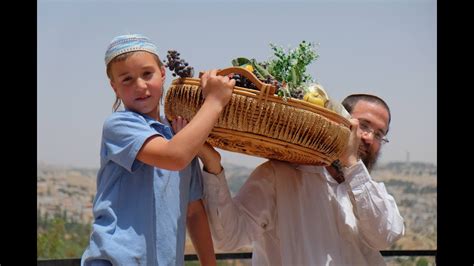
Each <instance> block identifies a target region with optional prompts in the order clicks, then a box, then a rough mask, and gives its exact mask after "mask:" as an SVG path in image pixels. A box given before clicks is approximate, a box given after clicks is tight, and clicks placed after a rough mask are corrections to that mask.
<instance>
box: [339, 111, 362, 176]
mask: <svg viewBox="0 0 474 266" xmlns="http://www.w3.org/2000/svg"><path fill="white" fill-rule="evenodd" d="M349 121H350V122H351V135H350V136H349V142H348V143H347V147H346V150H345V151H344V152H343V154H342V155H341V158H340V159H339V160H340V161H341V164H342V166H344V167H351V166H352V165H354V164H356V163H357V161H358V160H359V152H358V151H359V145H360V139H361V137H362V134H361V133H359V132H360V130H359V120H357V119H355V118H353V119H349Z"/></svg>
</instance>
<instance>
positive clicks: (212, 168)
mask: <svg viewBox="0 0 474 266" xmlns="http://www.w3.org/2000/svg"><path fill="white" fill-rule="evenodd" d="M198 157H199V159H201V162H202V164H203V166H204V171H206V172H208V173H210V174H214V175H217V174H219V173H220V172H222V166H221V155H220V153H219V152H217V151H216V150H215V149H214V147H212V146H211V144H209V143H207V142H205V143H204V144H203V145H202V148H201V149H200V150H199V152H198Z"/></svg>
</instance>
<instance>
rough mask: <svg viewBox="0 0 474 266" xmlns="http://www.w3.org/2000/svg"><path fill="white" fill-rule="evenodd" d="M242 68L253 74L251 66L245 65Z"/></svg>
mask: <svg viewBox="0 0 474 266" xmlns="http://www.w3.org/2000/svg"><path fill="white" fill-rule="evenodd" d="M243 68H245V69H247V70H248V71H250V72H253V66H252V65H245V66H243Z"/></svg>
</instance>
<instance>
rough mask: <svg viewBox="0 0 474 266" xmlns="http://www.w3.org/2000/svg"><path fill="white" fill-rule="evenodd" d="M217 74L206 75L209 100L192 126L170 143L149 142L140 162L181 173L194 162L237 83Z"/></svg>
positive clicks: (161, 140)
mask: <svg viewBox="0 0 474 266" xmlns="http://www.w3.org/2000/svg"><path fill="white" fill-rule="evenodd" d="M216 73H217V70H211V71H207V72H205V73H204V75H202V77H201V87H202V93H203V95H204V97H205V100H204V103H203V104H202V106H201V108H200V109H199V111H198V112H197V113H196V115H195V116H194V118H193V119H192V120H191V121H190V122H189V123H188V125H187V126H186V127H185V128H183V129H182V130H181V131H180V132H179V133H177V134H176V135H175V136H174V137H173V138H172V139H171V140H169V141H167V140H165V139H164V138H162V137H160V136H156V135H155V136H153V137H150V138H149V139H147V140H146V141H145V143H144V144H143V146H142V148H141V149H140V151H139V152H138V155H137V159H138V160H140V161H142V162H144V163H146V164H149V165H153V166H156V167H160V168H164V169H168V170H181V169H183V168H184V167H186V165H188V164H189V163H190V162H191V160H192V159H193V158H194V157H195V156H196V154H197V153H198V151H199V149H200V148H201V146H202V144H203V143H204V141H205V140H206V139H207V137H208V135H209V133H210V132H211V130H212V128H213V127H214V125H215V124H216V123H217V119H218V118H219V116H220V114H221V112H222V110H223V109H224V107H225V105H226V104H227V103H228V102H229V100H230V98H231V96H232V90H233V88H234V85H235V80H233V79H229V77H227V76H218V75H216Z"/></svg>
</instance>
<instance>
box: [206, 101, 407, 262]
mask: <svg viewBox="0 0 474 266" xmlns="http://www.w3.org/2000/svg"><path fill="white" fill-rule="evenodd" d="M343 105H344V107H345V108H346V109H347V111H348V112H349V113H350V114H351V116H352V118H351V119H350V122H351V135H350V138H349V143H348V145H347V149H346V150H345V151H344V153H343V155H342V156H341V158H339V160H338V163H337V164H332V165H331V166H328V167H324V166H314V165H299V164H292V163H288V162H282V161H276V160H269V161H267V162H265V163H263V164H261V165H259V166H258V167H257V168H256V169H255V170H254V171H253V172H252V173H251V175H250V176H249V178H248V179H247V180H246V182H245V183H244V185H243V186H242V187H241V188H240V190H239V192H238V193H237V195H236V196H235V197H233V198H232V196H231V194H230V192H229V189H228V185H227V181H226V178H225V170H224V169H223V168H222V166H221V163H220V159H221V158H220V154H219V153H218V152H217V151H216V150H215V149H213V148H212V146H210V145H208V144H205V145H204V146H203V148H202V149H201V151H200V153H199V154H198V156H199V157H200V159H201V161H202V163H203V166H204V169H203V181H204V198H205V205H206V209H207V212H208V218H209V222H210V228H211V232H212V236H213V240H214V246H215V247H216V249H217V250H220V251H225V252H228V251H236V250H238V249H239V248H241V247H244V246H249V245H251V246H252V247H253V254H252V265H385V262H384V259H383V257H382V256H381V254H380V252H379V250H382V249H386V248H388V247H390V246H391V245H392V244H393V243H394V242H395V241H396V240H398V239H399V238H400V237H401V236H402V235H403V234H404V232H405V227H404V222H403V218H402V217H401V215H400V213H399V211H398V207H397V204H396V202H395V200H394V198H393V197H392V196H391V195H390V194H388V192H387V191H386V189H385V186H384V184H383V183H379V182H375V181H374V180H373V179H372V177H371V175H370V170H371V169H372V168H373V166H374V165H375V163H376V161H377V158H378V156H379V153H380V149H381V147H382V145H383V144H384V143H387V142H388V140H387V138H386V135H387V133H388V130H389V125H390V119H391V116H390V109H389V107H388V105H387V104H386V103H385V101H383V100H382V99H381V98H379V97H377V96H374V95H368V94H354V95H350V96H348V97H346V99H344V101H343Z"/></svg>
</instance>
